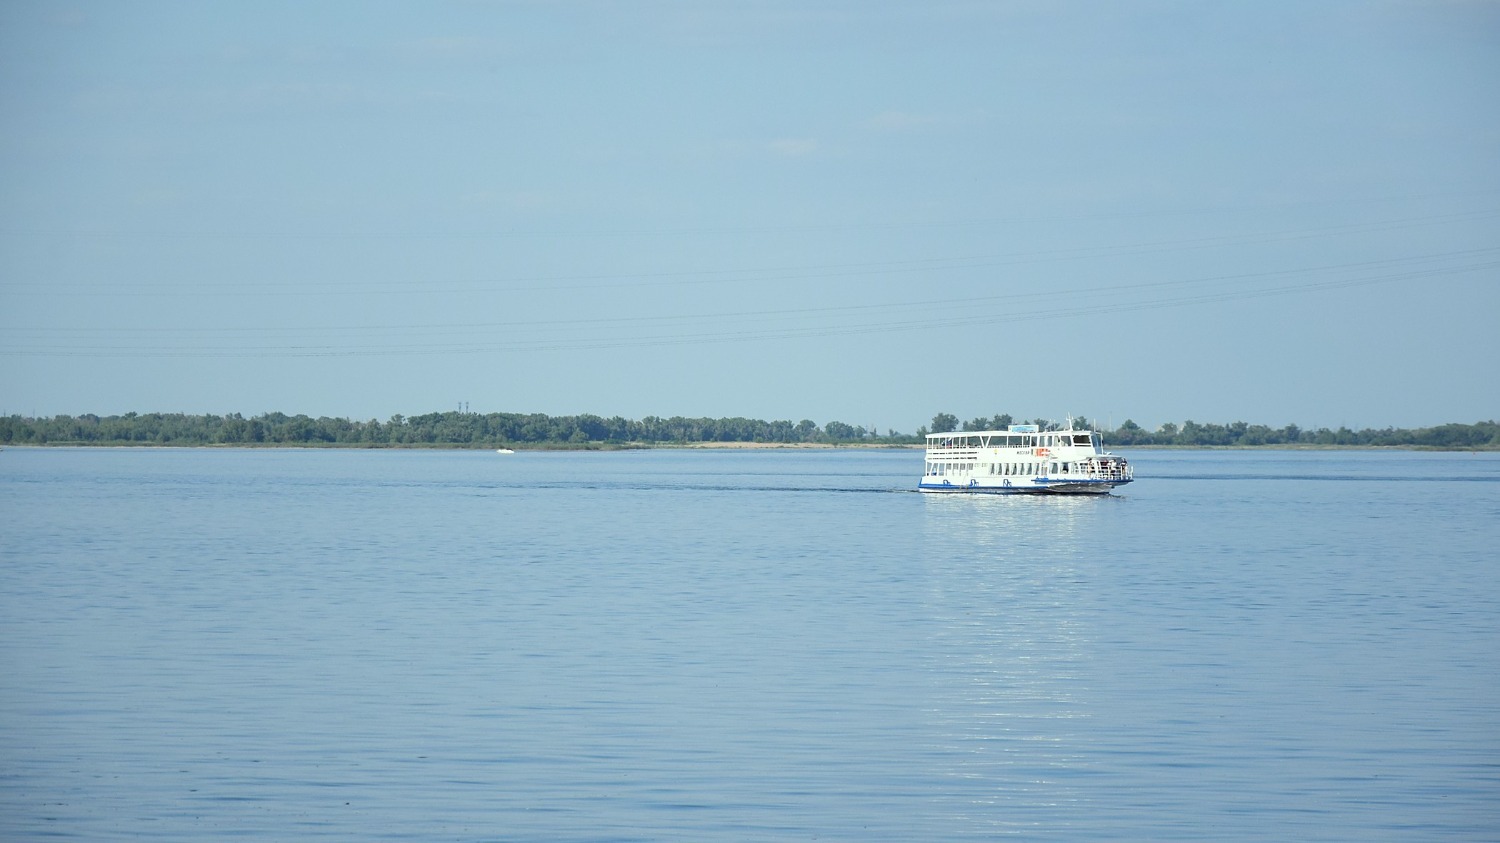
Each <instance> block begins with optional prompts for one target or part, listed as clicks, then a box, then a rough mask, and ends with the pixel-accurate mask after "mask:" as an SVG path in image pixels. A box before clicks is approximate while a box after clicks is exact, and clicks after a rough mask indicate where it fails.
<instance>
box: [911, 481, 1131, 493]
mask: <svg viewBox="0 0 1500 843" xmlns="http://www.w3.org/2000/svg"><path fill="white" fill-rule="evenodd" d="M1129 482H1130V481H1129V480H1063V481H1057V482H1051V483H1049V482H1045V481H1043V482H1039V483H1029V484H1025V485H1011V486H992V485H989V484H979V483H965V484H952V483H923V484H921V485H919V486H917V491H919V492H931V493H934V494H940V495H943V494H948V495H1107V494H1109V493H1110V492H1111V491H1113V490H1114V488H1115V487H1116V486H1123V485H1125V484H1126V483H1129Z"/></svg>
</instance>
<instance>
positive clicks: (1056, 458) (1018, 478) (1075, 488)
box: [917, 419, 1135, 495]
mask: <svg viewBox="0 0 1500 843" xmlns="http://www.w3.org/2000/svg"><path fill="white" fill-rule="evenodd" d="M1134 479H1135V477H1134V470H1133V469H1132V468H1131V467H1130V464H1129V463H1127V462H1126V461H1125V458H1124V457H1119V456H1116V455H1114V454H1111V453H1110V452H1108V451H1106V450H1104V447H1103V440H1102V439H1101V438H1100V436H1099V434H1098V433H1096V432H1094V431H1092V430H1074V429H1073V420H1072V419H1069V420H1068V429H1067V430H1048V431H1042V430H1039V429H1038V428H1037V426H1036V425H1034V424H1013V425H1011V426H1010V427H1008V428H1006V429H1005V430H974V431H965V432H963V433H929V434H927V460H926V466H925V468H924V470H923V473H922V480H921V482H920V483H918V484H917V489H918V490H920V491H923V492H967V493H971V494H973V493H978V494H991V495H1014V494H1055V495H1090V494H1092V495H1103V494H1107V493H1108V492H1109V491H1110V490H1111V489H1113V488H1114V487H1116V486H1121V485H1124V484H1126V483H1129V482H1131V481H1132V480H1134Z"/></svg>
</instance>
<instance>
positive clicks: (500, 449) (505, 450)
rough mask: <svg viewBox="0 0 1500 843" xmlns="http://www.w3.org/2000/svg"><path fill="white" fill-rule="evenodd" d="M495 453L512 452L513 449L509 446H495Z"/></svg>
mask: <svg viewBox="0 0 1500 843" xmlns="http://www.w3.org/2000/svg"><path fill="white" fill-rule="evenodd" d="M495 453H497V454H514V453H515V451H512V450H511V449H509V448H496V449H495Z"/></svg>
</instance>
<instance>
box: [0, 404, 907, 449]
mask: <svg viewBox="0 0 1500 843" xmlns="http://www.w3.org/2000/svg"><path fill="white" fill-rule="evenodd" d="M918 441H920V440H918V439H917V438H916V437H912V436H903V435H901V434H898V433H896V432H895V431H891V433H890V435H888V436H885V437H882V436H879V435H878V434H876V433H875V432H874V431H868V430H866V429H865V428H863V427H857V426H853V425H848V424H844V423H842V422H837V421H834V422H829V423H828V424H827V426H826V427H825V428H820V427H818V425H817V423H816V422H813V421H811V420H807V419H804V420H802V421H800V422H796V423H793V422H791V421H789V420H781V421H769V422H768V421H762V420H759V419H747V418H722V419H710V418H683V417H681V416H674V417H672V418H669V419H664V418H660V417H658V416H647V417H646V418H644V419H641V420H640V421H632V420H629V419H624V418H621V417H619V416H614V417H612V418H607V419H606V418H603V417H601V416H595V415H581V416H548V415H544V414H541V413H526V414H522V413H489V414H479V413H460V412H447V413H427V414H425V415H420V416H410V417H406V416H401V415H396V416H392V417H391V418H390V420H389V421H387V422H380V421H378V420H376V419H370V420H369V421H364V422H361V421H351V420H349V419H343V418H328V417H326V416H324V417H320V418H316V419H315V418H311V417H309V416H305V415H298V416H288V415H286V414H285V413H266V414H264V415H260V416H255V417H254V418H249V419H246V418H243V417H241V416H240V415H239V414H237V413H236V414H232V415H228V416H215V415H206V416H189V415H182V414H161V413H148V414H144V415H137V414H136V413H127V414H126V415H123V416H109V417H106V418H100V417H98V416H92V415H88V416H79V417H76V418H75V417H72V416H55V417H53V418H40V419H33V418H23V417H21V416H8V417H0V444H16V445H48V444H55V445H133V444H153V445H178V446H197V445H291V446H307V447H324V446H339V447H367V448H370V447H389V446H397V447H449V448H453V447H458V448H493V447H500V446H516V445H519V446H551V447H558V446H563V447H601V446H626V445H632V444H639V445H655V444H677V443H680V444H690V443H710V442H764V443H771V444H778V443H779V444H796V443H830V444H841V443H855V442H863V443H878V444H912V443H916V442H918Z"/></svg>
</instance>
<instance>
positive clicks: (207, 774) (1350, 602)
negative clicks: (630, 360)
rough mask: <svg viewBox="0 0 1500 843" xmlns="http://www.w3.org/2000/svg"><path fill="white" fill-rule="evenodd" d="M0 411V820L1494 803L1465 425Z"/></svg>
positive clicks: (121, 822) (1494, 705)
mask: <svg viewBox="0 0 1500 843" xmlns="http://www.w3.org/2000/svg"><path fill="white" fill-rule="evenodd" d="M1130 456H1131V457H1132V459H1133V461H1134V462H1135V464H1136V467H1137V477H1138V478H1141V479H1140V480H1138V481H1137V482H1136V483H1135V484H1134V485H1132V486H1129V487H1125V489H1123V490H1122V491H1121V494H1119V495H1118V496H1115V497H1109V498H1098V499H1053V498H989V497H972V498H971V497H956V496H955V497H938V496H928V495H920V494H917V493H915V492H911V491H908V490H909V489H911V488H912V487H913V486H914V484H915V482H916V479H917V475H918V474H919V472H920V467H921V460H922V457H921V453H920V452H917V451H880V452H865V451H859V452H852V451H811V452H808V451H796V452H781V451H776V452H756V453H740V452H682V451H660V452H628V453H608V454H588V453H576V454H531V453H522V454H517V455H515V456H498V455H495V454H491V453H482V452H433V453H415V452H369V451H220V450H88V449H83V450H33V449H7V450H5V451H4V452H0V513H3V514H0V669H3V670H0V672H3V678H0V839H5V840H35V839H54V838H60V839H80V840H118V839H151V840H162V841H173V840H194V841H198V840H206V839H223V838H231V837H238V838H251V839H265V840H273V839H274V840H293V839H319V838H337V839H347V840H354V839H358V840H382V839H384V840H391V839H408V840H568V841H572V840H661V839H668V840H692V841H713V840H718V841H745V840H812V839H819V840H858V841H867V840H902V841H909V840H930V841H938V840H962V839H995V838H1007V837H1013V838H1015V839H1038V840H1067V841H1098V840H1171V839H1179V840H1203V839H1209V838H1212V839H1216V840H1243V841H1252V840H1253V841H1263V840H1271V839H1285V840H1303V841H1315V840H1346V841H1371V840H1393V841H1394V840H1399V841H1410V840H1495V839H1497V838H1500V655H1497V654H1500V553H1497V549H1496V548H1497V540H1500V455H1497V454H1481V455H1472V454H1421V453H1367V452H1315V453H1301V452H1299V453H1288V452H1137V453H1134V454H1131V455H1130Z"/></svg>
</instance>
